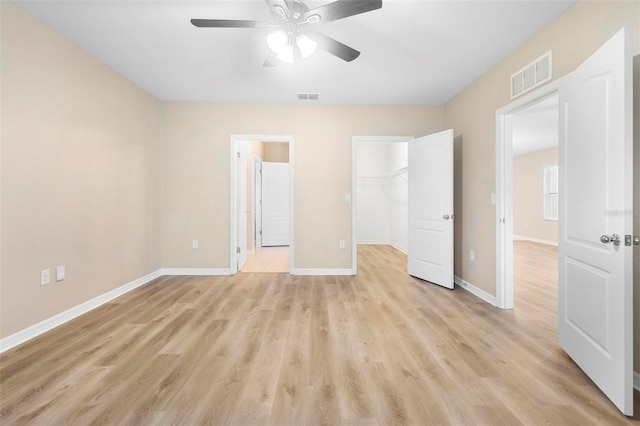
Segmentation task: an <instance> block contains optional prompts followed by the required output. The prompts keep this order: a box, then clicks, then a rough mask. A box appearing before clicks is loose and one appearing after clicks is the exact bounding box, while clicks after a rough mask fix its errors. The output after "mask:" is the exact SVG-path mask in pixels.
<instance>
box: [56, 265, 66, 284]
mask: <svg viewBox="0 0 640 426" xmlns="http://www.w3.org/2000/svg"><path fill="white" fill-rule="evenodd" d="M65 276H66V271H65V268H64V266H57V267H56V281H62V280H64V277H65Z"/></svg>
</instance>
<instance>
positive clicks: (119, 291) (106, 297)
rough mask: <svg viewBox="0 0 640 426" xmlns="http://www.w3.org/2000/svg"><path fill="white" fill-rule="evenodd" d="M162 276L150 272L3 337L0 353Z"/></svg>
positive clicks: (160, 272) (158, 272) (0, 342)
mask: <svg viewBox="0 0 640 426" xmlns="http://www.w3.org/2000/svg"><path fill="white" fill-rule="evenodd" d="M161 275H162V271H161V270H158V271H155V272H152V273H150V274H147V275H145V276H144V277H142V278H138V279H137V280H133V281H131V282H130V283H128V284H125V285H123V286H121V287H118V288H116V289H113V290H111V291H108V292H106V293H104V294H102V295H100V296H98V297H94V298H93V299H91V300H88V301H86V302H84V303H81V304H79V305H77V306H74V307H73V308H71V309H67V310H66V311H64V312H61V313H59V314H57V315H54V316H52V317H50V318H47V319H46V320H44V321H40V322H39V323H37V324H34V325H32V326H31V327H28V328H25V329H24V330H21V331H18V332H17V333H14V334H12V335H10V336H7V337H5V338H4V339H1V340H0V353H2V352H4V351H6V350H9V349H11V348H13V347H16V346H18V345H20V344H22V343H24V342H26V341H28V340H31V339H33V338H34V337H36V336H39V335H41V334H43V333H45V332H47V331H49V330H51V329H53V328H55V327H57V326H59V325H62V324H64V323H66V322H68V321H71V320H72V319H74V318H77V317H79V316H80V315H83V314H85V313H87V312H89V311H91V310H93V309H95V308H97V307H99V306H101V305H104V304H105V303H108V302H110V301H111V300H113V299H115V298H116V297H119V296H122V295H123V294H125V293H128V292H130V291H131V290H134V289H136V288H138V287H140V286H142V285H144V284H147V283H149V282H151V281H153V280H155V279H156V278H158V277H160V276H161Z"/></svg>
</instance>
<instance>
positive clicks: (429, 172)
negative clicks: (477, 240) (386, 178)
mask: <svg viewBox="0 0 640 426" xmlns="http://www.w3.org/2000/svg"><path fill="white" fill-rule="evenodd" d="M408 173H409V176H408V180H409V250H408V252H409V256H408V262H409V263H408V266H407V271H408V272H409V274H410V275H413V276H414V277H417V278H420V279H423V280H426V281H429V282H432V283H434V284H438V285H441V286H443V287H447V288H453V130H445V131H444V132H440V133H435V134H433V135H428V136H423V137H421V138H417V139H414V140H411V141H409V171H408Z"/></svg>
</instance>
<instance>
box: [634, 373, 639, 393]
mask: <svg viewBox="0 0 640 426" xmlns="http://www.w3.org/2000/svg"><path fill="white" fill-rule="evenodd" d="M633 388H634V389H635V390H637V391H640V373H638V372H637V371H634V372H633Z"/></svg>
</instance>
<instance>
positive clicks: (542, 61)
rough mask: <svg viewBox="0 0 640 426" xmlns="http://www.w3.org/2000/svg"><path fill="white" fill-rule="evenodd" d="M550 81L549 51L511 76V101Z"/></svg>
mask: <svg viewBox="0 0 640 426" xmlns="http://www.w3.org/2000/svg"><path fill="white" fill-rule="evenodd" d="M549 80H551V51H548V52H547V53H545V54H544V55H542V56H540V57H539V58H538V59H536V60H535V61H533V62H531V63H530V64H528V65H527V66H525V67H524V68H522V69H520V70H519V71H518V72H516V73H514V74H513V75H512V76H511V99H515V98H517V97H518V96H520V95H522V94H523V93H527V92H528V91H530V90H531V89H533V88H535V87H538V86H540V85H541V84H543V83H546V82H547V81H549Z"/></svg>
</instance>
